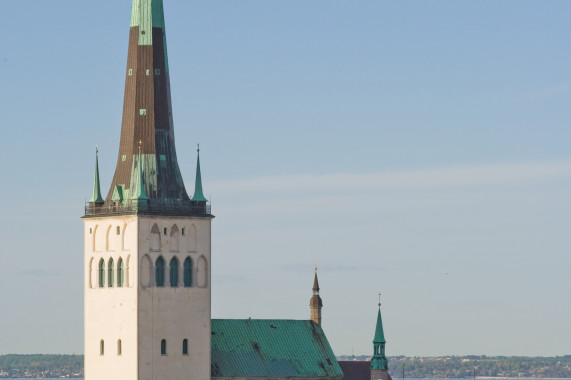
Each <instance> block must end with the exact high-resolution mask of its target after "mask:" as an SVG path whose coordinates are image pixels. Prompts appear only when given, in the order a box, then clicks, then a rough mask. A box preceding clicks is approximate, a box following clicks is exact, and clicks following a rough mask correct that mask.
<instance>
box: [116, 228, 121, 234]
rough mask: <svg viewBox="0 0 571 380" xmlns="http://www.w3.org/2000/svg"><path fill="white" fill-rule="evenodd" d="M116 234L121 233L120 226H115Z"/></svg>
mask: <svg viewBox="0 0 571 380" xmlns="http://www.w3.org/2000/svg"><path fill="white" fill-rule="evenodd" d="M117 235H121V227H120V226H117Z"/></svg>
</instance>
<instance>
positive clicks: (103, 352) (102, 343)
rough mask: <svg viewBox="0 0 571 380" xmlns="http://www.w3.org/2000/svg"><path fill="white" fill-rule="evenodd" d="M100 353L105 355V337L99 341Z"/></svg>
mask: <svg viewBox="0 0 571 380" xmlns="http://www.w3.org/2000/svg"><path fill="white" fill-rule="evenodd" d="M99 355H101V356H103V355H105V342H104V341H103V339H101V341H99Z"/></svg>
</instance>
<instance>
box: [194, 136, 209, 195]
mask: <svg viewBox="0 0 571 380" xmlns="http://www.w3.org/2000/svg"><path fill="white" fill-rule="evenodd" d="M196 152H197V153H196V180H195V182H194V195H193V196H192V200H193V201H198V202H207V201H208V199H206V197H205V196H204V193H203V192H202V174H201V173H200V145H198V148H197V149H196Z"/></svg>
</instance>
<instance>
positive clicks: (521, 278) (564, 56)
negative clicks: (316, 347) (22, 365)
mask: <svg viewBox="0 0 571 380" xmlns="http://www.w3.org/2000/svg"><path fill="white" fill-rule="evenodd" d="M130 6H131V4H130V1H128V0H122V1H117V0H114V1H112V0H102V1H97V2H80V1H72V0H59V1H57V2H46V1H40V0H19V1H8V0H0V35H2V38H0V159H1V160H2V162H3V163H4V165H2V168H1V169H0V173H1V176H0V178H1V183H2V186H0V207H1V209H2V212H0V231H2V232H1V233H0V238H1V239H2V242H3V247H2V251H3V252H2V256H1V257H2V262H3V265H1V266H0V303H1V305H2V307H0V353H11V352H15V353H35V352H41V353H48V352H59V353H72V352H76V353H80V352H82V350H83V348H82V345H83V342H82V331H83V330H82V329H83V325H82V323H83V322H82V321H83V304H82V291H83V290H82V278H83V273H82V251H83V245H82V240H81V239H82V233H81V231H82V224H81V220H80V219H79V217H80V216H81V215H82V207H83V202H84V201H85V199H86V198H89V196H90V188H91V181H92V175H93V173H92V170H93V160H94V154H93V153H94V152H93V151H94V146H95V145H96V144H98V145H99V147H100V169H101V180H102V182H103V183H104V184H105V185H104V188H105V189H104V192H106V191H107V188H106V187H107V186H108V184H109V183H110V180H111V177H112V175H113V170H114V164H115V159H116V155H117V150H118V144H119V130H120V123H121V112H122V96H123V90H124V87H123V86H124V70H125V65H126V57H127V39H128V28H129V18H130ZM165 12H166V24H167V38H168V48H169V61H170V71H171V85H172V98H173V114H174V121H175V131H176V143H177V153H178V157H179V163H180V166H181V170H182V172H183V177H184V178H185V180H186V185H187V189H188V190H189V192H192V186H193V183H192V180H193V178H194V167H195V158H196V157H195V155H196V151H195V147H196V144H197V143H198V142H200V144H201V148H202V149H201V156H202V157H201V158H202V159H201V163H202V173H203V183H204V190H205V194H206V195H207V197H209V198H211V199H212V201H213V211H214V213H215V214H216V216H217V217H216V219H215V220H214V222H213V265H212V281H213V284H212V287H213V289H212V290H213V293H212V302H213V317H218V318H245V317H250V316H251V317H253V318H299V319H302V318H308V316H309V309H308V303H309V297H310V296H311V284H312V276H313V273H312V271H313V270H312V268H313V265H314V264H315V263H317V264H318V265H319V267H320V270H319V276H320V284H321V287H322V297H323V301H324V305H325V307H324V311H323V315H324V329H325V332H326V334H327V336H328V338H329V340H330V343H331V344H332V346H333V349H334V351H335V352H336V353H337V354H349V353H351V351H352V350H353V351H354V352H355V353H359V354H360V353H363V354H366V353H369V352H370V351H371V348H372V347H371V343H370V341H371V339H372V336H373V332H374V323H375V318H376V302H377V300H376V295H377V292H379V291H381V292H382V293H383V318H384V325H385V330H386V331H385V335H386V337H387V341H388V343H387V353H388V354H389V355H396V354H406V355H447V354H488V355H492V354H506V355H520V354H521V355H556V354H559V355H561V354H570V353H571V345H570V344H569V342H570V341H571V329H569V324H568V321H569V318H570V317H571V298H570V297H569V294H570V291H571V279H570V277H569V268H571V255H570V248H571V234H570V233H569V230H570V228H571V201H570V195H571V152H570V150H569V146H570V141H571V128H569V126H570V125H571V112H570V108H569V104H571V70H570V67H571V49H570V46H571V23H569V20H568V16H569V14H570V13H571V3H570V2H568V1H549V2H540V1H521V0H518V1H502V2H498V1H463V2H458V1H438V2H436V1H430V2H429V1H398V2H388V1H377V0H375V1H351V2H349V1H339V0H328V1H321V0H312V1H291V0H290V1H285V0H275V1H263V0H247V1H228V0H227V1H212V0H210V1H192V2H188V1H181V0H165ZM446 273H448V274H446Z"/></svg>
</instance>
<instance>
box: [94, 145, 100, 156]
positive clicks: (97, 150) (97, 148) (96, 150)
mask: <svg viewBox="0 0 571 380" xmlns="http://www.w3.org/2000/svg"><path fill="white" fill-rule="evenodd" d="M97 153H99V146H98V145H95V154H96V155H97Z"/></svg>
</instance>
